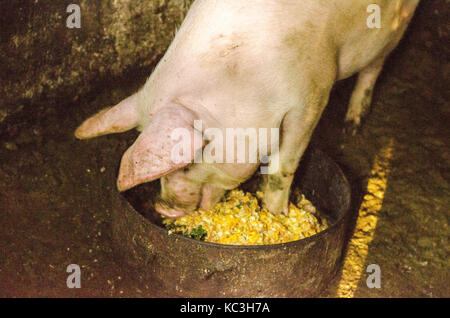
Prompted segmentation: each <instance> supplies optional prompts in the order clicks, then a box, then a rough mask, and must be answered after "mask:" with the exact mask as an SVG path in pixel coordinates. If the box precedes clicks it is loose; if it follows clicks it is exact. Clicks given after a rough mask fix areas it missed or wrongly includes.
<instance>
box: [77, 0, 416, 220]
mask: <svg viewBox="0 0 450 318" xmlns="http://www.w3.org/2000/svg"><path fill="white" fill-rule="evenodd" d="M418 2H419V1H418V0H370V1H367V0H348V1H342V0H330V1H318V0H304V1H288V0H286V1H254V0H252V1H240V0H221V1H210V0H197V1H195V2H194V3H193V5H192V7H191V9H190V11H189V13H188V15H187V17H186V19H185V21H184V22H183V24H182V26H181V28H180V29H179V31H178V33H177V35H176V37H175V39H174V41H173V43H172V44H171V46H170V47H169V49H168V51H167V52H166V54H165V56H164V57H163V58H162V59H161V61H160V63H159V64H158V66H157V67H156V69H155V71H154V72H153V73H152V75H151V76H150V78H149V79H148V80H147V82H146V84H145V85H144V87H143V88H142V89H141V90H139V91H138V92H137V93H136V94H134V95H132V96H131V97H129V98H127V99H125V100H124V101H122V102H121V103H119V104H118V105H117V106H114V107H112V108H108V109H106V110H103V111H101V112H100V113H98V114H97V115H94V116H93V117H91V118H89V119H88V120H86V121H85V122H84V123H83V124H82V125H81V126H80V127H79V128H78V129H77V130H76V133H75V135H76V137H77V138H80V139H86V138H92V137H97V136H100V135H105V134H110V133H120V132H124V131H127V130H130V129H132V128H138V129H139V130H140V131H141V134H140V136H139V137H138V139H137V140H136V142H135V143H134V144H133V145H132V146H131V147H130V148H129V149H128V150H127V151H126V153H125V154H124V155H123V158H122V162H121V166H120V171H119V177H118V180H117V187H118V189H119V190H120V191H125V190H127V189H130V188H132V187H134V186H136V185H138V184H141V183H145V182H150V181H153V180H156V179H159V178H161V193H160V196H159V199H158V202H157V203H156V209H157V211H158V212H160V213H162V214H165V215H167V216H169V217H179V216H182V215H183V214H184V213H189V212H191V211H193V210H194V209H196V208H198V207H203V208H208V207H211V206H212V205H214V204H215V203H216V202H218V201H219V200H220V199H221V198H222V197H223V195H224V194H225V191H227V190H230V189H233V188H235V187H237V186H239V184H241V183H242V182H244V181H246V180H247V179H248V178H250V177H251V176H252V175H253V174H254V173H255V171H256V169H257V168H258V165H259V162H256V163H250V162H248V163H193V162H192V161H193V160H194V157H195V156H196V154H197V153H198V152H199V151H200V152H201V151H202V149H203V148H204V147H205V145H207V143H208V140H207V138H204V136H203V132H204V131H205V129H208V128H217V129H219V130H222V131H223V130H225V129H226V128H228V127H230V128H238V127H240V128H279V130H280V138H281V139H280V140H279V143H280V145H279V146H280V147H279V150H278V151H276V152H275V151H274V152H273V153H270V155H271V156H272V157H274V156H276V158H277V163H278V165H279V166H278V168H277V169H272V170H271V171H274V172H273V173H271V174H268V175H264V176H263V178H262V182H261V184H260V189H261V190H262V191H263V192H264V200H263V204H264V205H265V207H267V208H268V209H269V210H270V211H272V212H274V213H279V212H284V213H286V212H287V209H288V202H289V190H290V186H291V183H292V181H293V175H294V173H295V171H296V169H297V166H298V164H299V162H300V159H301V157H302V154H303V152H304V150H305V149H306V147H307V145H308V143H309V140H310V137H311V134H312V132H313V130H314V128H315V126H316V124H317V122H318V121H319V118H320V116H321V114H322V111H323V109H324V108H325V106H326V104H327V102H328V97H329V94H330V91H331V88H332V86H333V84H334V83H335V81H336V80H340V79H344V78H347V77H349V76H352V75H354V74H356V73H359V77H358V81H357V84H356V87H355V90H354V92H353V94H352V97H351V99H350V106H349V110H348V113H347V116H346V121H348V122H351V123H353V124H354V125H356V126H357V125H359V124H360V121H361V117H362V116H363V115H364V114H365V113H367V111H368V108H369V105H370V103H371V98H372V92H373V88H374V85H375V82H376V79H377V77H378V75H379V73H380V71H381V69H382V66H383V64H384V61H385V59H386V57H387V56H388V54H389V53H390V52H391V51H392V50H393V49H394V48H395V46H396V45H397V43H398V41H399V40H400V39H401V37H402V35H403V33H404V31H405V29H406V27H407V25H408V23H409V21H410V19H411V17H412V16H413V13H414V10H415V8H416V6H417V4H418ZM374 4H375V5H376V7H375V10H376V9H377V8H378V10H379V11H380V12H379V13H380V14H381V22H380V23H381V25H380V28H378V27H376V28H371V27H370V26H369V24H368V23H367V19H368V18H369V15H370V12H369V10H368V8H369V5H374ZM371 8H374V7H373V6H372V7H371ZM196 120H197V121H201V122H202V123H203V125H202V127H201V128H200V129H199V128H198V127H195V125H194V122H195V121H196ZM179 128H183V129H185V131H188V132H189V133H188V134H189V135H190V137H191V138H187V139H186V140H185V141H182V142H184V143H185V144H184V145H182V147H181V148H182V149H184V152H183V158H184V159H185V160H183V161H181V162H179V161H174V160H173V151H174V148H175V147H177V146H179V143H180V140H175V139H174V138H173V132H174V130H176V129H179ZM196 137H197V138H196ZM199 138H200V139H199ZM194 140H200V142H194ZM269 148H270V147H269ZM259 150H261V149H256V151H259ZM249 151H250V150H249ZM272 164H273V161H271V162H270V163H269V166H270V165H272Z"/></svg>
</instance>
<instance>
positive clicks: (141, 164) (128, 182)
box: [117, 106, 203, 191]
mask: <svg viewBox="0 0 450 318" xmlns="http://www.w3.org/2000/svg"><path fill="white" fill-rule="evenodd" d="M194 118H195V117H194V114H193V113H192V112H190V111H189V110H187V109H186V108H184V107H181V106H180V107H166V108H164V109H162V110H160V111H159V112H158V113H157V114H155V115H153V117H152V121H151V124H150V125H149V126H148V127H147V128H145V129H144V130H143V132H142V133H141V134H140V135H139V137H138V139H137V140H136V142H135V143H134V144H133V145H132V146H131V147H130V148H129V149H128V150H127V151H126V152H125V154H124V155H123V157H122V162H121V164H120V170H119V177H118V179H117V188H118V189H119V191H126V190H128V189H130V188H132V187H134V186H136V185H139V184H141V183H145V182H150V181H153V180H156V179H159V178H161V177H162V176H164V175H167V174H169V173H171V172H173V171H175V170H178V169H180V168H183V167H185V166H187V165H188V164H190V163H191V162H192V161H193V160H194V156H195V154H196V153H197V151H198V150H201V148H202V147H203V140H202V136H201V132H200V131H198V130H196V129H194ZM200 130H201V128H200ZM183 149H184V151H182V150H183ZM180 150H181V151H180Z"/></svg>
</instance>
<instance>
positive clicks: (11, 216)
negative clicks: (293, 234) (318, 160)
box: [0, 0, 450, 297]
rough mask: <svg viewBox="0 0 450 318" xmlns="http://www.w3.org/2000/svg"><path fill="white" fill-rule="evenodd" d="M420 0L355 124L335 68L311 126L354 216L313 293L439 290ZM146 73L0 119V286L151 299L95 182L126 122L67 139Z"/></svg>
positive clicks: (449, 147)
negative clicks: (342, 252) (377, 277)
mask: <svg viewBox="0 0 450 318" xmlns="http://www.w3.org/2000/svg"><path fill="white" fill-rule="evenodd" d="M422 2H423V3H422V4H421V6H420V8H419V9H418V12H417V15H416V17H415V18H414V20H413V23H412V25H411V28H410V30H409V31H408V33H407V35H406V37H405V38H404V40H403V41H402V43H401V45H400V47H399V48H398V49H397V50H396V51H395V52H394V54H393V55H392V56H391V58H390V59H389V61H388V62H387V65H386V67H385V69H384V71H383V73H382V75H381V77H380V79H379V83H378V85H377V87H376V89H375V94H374V102H373V107H372V111H371V112H370V114H369V115H368V116H367V118H366V119H365V121H364V123H363V127H362V129H360V130H359V131H358V132H357V133H356V135H354V136H353V135H351V134H348V133H345V132H344V123H343V118H344V115H345V110H346V104H347V102H348V99H349V96H350V93H351V90H352V86H353V84H354V79H349V80H346V81H343V82H341V83H338V84H337V85H336V87H335V89H334V91H333V94H332V97H331V100H330V104H329V105H328V107H327V110H326V112H325V114H324V116H323V118H322V120H321V122H320V123H319V126H318V128H317V130H316V132H315V134H314V137H313V141H312V143H313V144H314V145H316V146H318V147H320V148H321V149H323V150H325V151H326V152H327V153H328V154H329V155H330V156H331V157H333V158H334V159H335V160H336V161H337V162H339V163H340V165H341V166H342V167H343V168H344V170H345V171H346V173H347V175H348V177H349V179H350V180H351V183H352V186H353V190H354V192H355V197H354V204H353V205H354V207H353V208H354V209H355V211H356V212H357V211H358V210H361V211H360V212H361V214H360V215H361V216H363V217H362V218H360V219H357V217H356V216H355V224H356V226H357V228H356V231H355V236H353V237H352V233H349V236H350V237H351V240H350V247H349V250H348V253H347V257H346V259H345V260H344V264H343V268H344V270H343V271H342V272H341V273H340V274H339V275H338V277H336V280H335V281H334V283H333V284H332V285H331V286H330V287H329V289H328V291H327V292H325V293H324V294H323V295H322V296H324V297H335V296H350V297H449V296H450V284H449V283H450V279H449V278H450V277H449V268H450V267H449V257H448V255H449V252H450V251H449V246H450V245H449V242H448V240H449V218H450V214H449V210H450V184H449V182H450V169H449V162H450V139H449V136H450V125H449V122H450V121H449V120H450V108H449V106H448V100H449V99H450V95H449V92H448V78H449V71H450V64H449V60H448V57H449V56H450V54H449V53H450V49H449V46H448V44H447V43H449V42H450V41H449V40H450V39H449V26H448V16H449V9H448V4H447V1H443V0H442V1H422ZM148 71H149V70H142V72H140V73H137V74H129V76H127V78H115V79H114V80H113V81H111V82H109V83H104V85H103V86H102V87H100V88H99V89H96V90H95V92H93V93H92V94H90V95H88V96H84V97H81V98H80V99H78V100H77V101H76V102H72V101H69V102H67V103H66V104H61V103H58V104H56V103H55V102H54V101H51V100H45V99H43V100H39V101H35V103H34V104H33V105H30V107H27V109H28V110H27V111H26V112H22V113H21V114H18V115H15V116H11V117H8V118H7V119H6V120H5V121H4V122H3V123H2V126H1V127H0V211H1V213H0V224H2V226H1V227H0V296H1V297H11V296H14V297H17V296H25V297H34V296H45V297H48V296H49V297H68V296H69V297H72V296H73V297H82V296H119V297H135V296H137V297H144V296H145V297H148V296H152V295H151V294H149V292H148V290H149V286H148V285H147V283H146V282H143V281H140V280H139V279H138V278H139V275H138V273H134V272H132V271H131V270H130V269H129V268H127V267H126V266H125V265H124V264H123V262H122V260H121V259H120V258H119V257H118V256H117V255H116V253H115V249H114V246H113V245H112V240H111V216H110V211H111V207H110V200H109V198H108V193H110V191H112V188H114V187H115V178H116V175H117V170H118V166H119V161H120V158H121V156H122V154H123V152H124V151H125V150H126V149H127V148H128V147H129V146H130V145H131V143H132V142H133V140H134V139H135V138H136V136H137V132H129V133H126V134H120V135H111V136H106V137H101V138H97V139H93V140H89V141H83V142H80V141H77V140H75V138H74V136H73V132H74V130H75V128H76V126H77V125H78V124H79V123H81V122H82V120H83V119H85V118H87V117H88V116H89V115H91V114H93V113H94V112H96V111H97V110H99V109H101V108H103V107H105V106H108V105H111V104H114V103H117V102H118V101H120V100H121V99H123V98H125V97H126V96H128V95H130V94H131V93H132V92H133V91H135V90H136V89H137V88H138V87H139V86H141V85H142V84H143V83H144V81H145V77H146V76H147V75H148ZM18 106H20V105H18ZM384 149H388V150H387V151H384ZM383 151H384V152H383ZM386 153H388V154H389V156H384V154H386ZM372 184H374V185H376V189H378V190H376V191H373V189H372V187H371V185H372ZM379 189H381V190H382V191H381V190H380V191H379ZM375 192H376V193H375ZM368 193H369V195H367V194H368ZM371 196H372V197H373V198H374V200H375V201H374V202H376V204H374V205H373V206H370V202H371V201H370V197H371ZM364 202H369V203H364ZM377 204H378V205H377ZM361 205H362V206H363V208H361V209H360V207H361ZM371 209H373V211H375V212H374V213H366V212H367V211H372V210H371ZM355 215H356V213H355ZM366 216H367V218H365V217H366ZM69 264H78V265H80V267H81V271H82V288H80V289H68V288H67V285H66V279H67V276H68V273H67V272H66V269H67V266H68V265H69ZM370 264H377V265H379V268H380V270H381V288H368V286H367V284H366V279H367V277H368V273H367V271H366V268H367V266H368V265H370Z"/></svg>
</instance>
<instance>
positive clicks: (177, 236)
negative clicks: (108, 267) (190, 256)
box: [117, 149, 352, 249]
mask: <svg viewBox="0 0 450 318" xmlns="http://www.w3.org/2000/svg"><path fill="white" fill-rule="evenodd" d="M314 150H315V151H319V152H320V153H321V155H322V156H325V157H327V159H328V160H329V161H331V162H332V163H333V165H334V166H335V167H336V168H337V171H338V173H339V175H340V176H341V177H342V180H343V181H344V183H345V185H346V187H347V189H348V190H349V191H348V193H347V195H346V198H345V199H346V201H347V202H348V206H347V208H346V209H345V211H344V213H342V215H341V216H340V217H338V218H337V219H336V221H335V222H333V224H332V225H331V226H329V227H327V228H326V229H325V230H323V231H320V232H319V233H317V234H313V235H311V236H308V237H305V238H302V239H299V240H295V241H290V242H285V243H277V244H262V245H231V244H220V243H212V242H205V241H199V240H195V239H193V238H190V237H187V236H184V235H181V234H177V233H173V234H169V233H168V232H169V231H168V230H167V229H165V228H163V227H161V226H158V225H157V224H155V223H153V222H151V221H150V220H148V219H147V218H146V217H144V216H143V215H142V214H141V213H139V211H137V210H136V209H135V208H134V207H133V205H132V204H131V203H130V202H129V201H128V200H127V199H126V198H125V197H124V196H123V195H121V194H120V193H117V195H119V197H120V199H121V200H122V201H125V203H126V204H127V205H128V207H129V208H130V209H131V210H132V211H133V212H135V213H137V214H138V215H139V217H140V218H141V219H142V220H143V221H144V222H146V223H147V224H150V226H152V227H153V228H156V230H158V231H160V232H164V234H166V235H167V236H168V239H171V238H175V239H182V240H187V241H188V242H191V243H194V244H200V245H204V246H208V247H216V248H217V247H218V248H225V249H265V248H270V249H272V248H280V249H283V248H288V247H289V246H290V245H295V244H298V243H300V242H305V243H308V242H309V241H313V240H316V239H318V238H320V237H321V236H323V235H325V234H326V233H328V232H329V231H331V230H332V229H333V228H335V227H336V226H338V224H340V223H341V222H342V220H343V219H344V218H345V217H346V216H347V215H348V214H349V213H350V205H351V202H350V201H351V192H352V189H351V187H350V183H349V182H348V179H347V177H346V176H345V174H344V172H343V171H342V169H341V167H340V166H339V165H338V164H337V163H336V162H335V161H334V160H333V159H332V158H331V157H330V156H328V155H327V154H326V153H325V152H324V151H322V150H320V149H314Z"/></svg>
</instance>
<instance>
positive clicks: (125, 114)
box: [75, 93, 138, 139]
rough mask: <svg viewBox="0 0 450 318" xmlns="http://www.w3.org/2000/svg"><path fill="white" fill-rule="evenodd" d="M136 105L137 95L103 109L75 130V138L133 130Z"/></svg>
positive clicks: (135, 122) (136, 122)
mask: <svg viewBox="0 0 450 318" xmlns="http://www.w3.org/2000/svg"><path fill="white" fill-rule="evenodd" d="M136 104H137V93H136V94H134V95H132V96H130V97H128V98H126V99H125V100H123V101H122V102H120V103H119V104H118V105H116V106H114V107H111V108H107V109H104V110H102V111H100V112H99V113H98V114H96V115H94V116H92V117H91V118H89V119H87V120H86V121H85V122H84V123H83V124H82V125H81V126H80V127H78V128H77V130H76V131H75V137H77V138H78V139H89V138H93V137H98V136H102V135H107V134H112V133H120V132H124V131H127V130H130V129H133V128H135V127H136V126H137V125H138V114H137V111H136Z"/></svg>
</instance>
